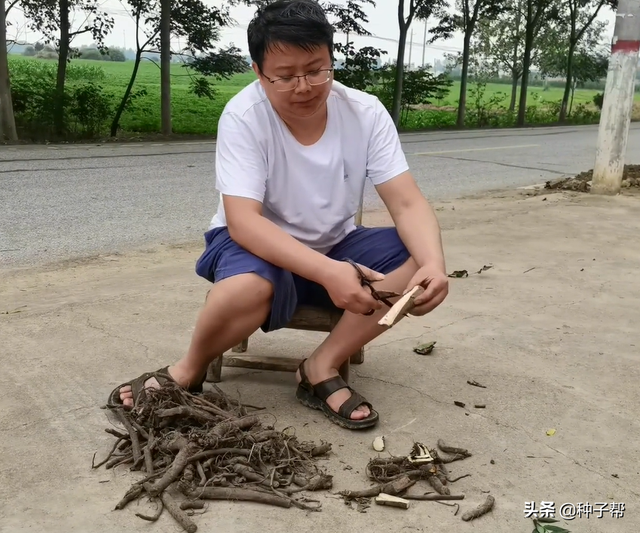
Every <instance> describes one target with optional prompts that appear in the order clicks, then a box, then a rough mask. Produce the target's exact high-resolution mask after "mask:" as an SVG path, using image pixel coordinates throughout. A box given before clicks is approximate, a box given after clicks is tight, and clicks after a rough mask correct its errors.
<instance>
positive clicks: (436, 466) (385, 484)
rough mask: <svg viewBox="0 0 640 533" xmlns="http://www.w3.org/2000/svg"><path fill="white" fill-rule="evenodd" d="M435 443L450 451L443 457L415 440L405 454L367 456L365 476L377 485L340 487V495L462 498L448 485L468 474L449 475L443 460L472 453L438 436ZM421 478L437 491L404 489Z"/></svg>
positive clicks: (352, 497) (348, 498)
mask: <svg viewBox="0 0 640 533" xmlns="http://www.w3.org/2000/svg"><path fill="white" fill-rule="evenodd" d="M438 447H439V448H440V450H442V451H443V452H447V453H451V454H453V455H450V456H447V457H443V456H441V455H440V454H438V452H437V450H436V449H428V448H427V447H426V446H424V445H423V444H421V443H415V444H414V445H413V447H412V449H411V452H410V453H409V454H408V455H407V456H399V457H394V456H392V457H374V458H372V459H370V460H369V463H368V464H367V468H366V472H367V477H368V478H369V479H371V480H373V481H375V482H377V485H374V486H373V487H369V488H367V489H363V490H346V491H342V492H341V493H340V495H341V496H342V497H343V499H344V500H345V502H347V503H348V502H350V501H353V500H356V501H357V500H360V499H363V498H372V497H375V496H377V495H379V494H390V495H392V496H400V497H402V498H404V499H407V500H427V501H440V500H462V499H464V495H462V494H451V489H450V487H449V485H450V484H451V483H453V482H455V481H457V480H458V479H462V478H464V477H467V476H469V475H470V474H466V475H463V476H459V477H457V478H455V479H451V478H450V475H449V471H448V470H447V468H446V466H445V463H450V462H453V461H458V460H461V459H464V458H466V457H470V456H471V454H470V453H469V452H468V451H467V450H465V449H464V448H454V447H451V446H446V445H445V444H444V443H443V442H442V440H438ZM421 480H424V481H426V482H427V483H428V484H429V485H430V486H431V487H432V488H433V489H434V490H435V491H436V493H437V494H430V493H427V494H407V493H406V492H407V490H408V489H409V488H410V487H412V486H414V485H415V484H416V483H417V482H419V481H421ZM456 514H457V511H456Z"/></svg>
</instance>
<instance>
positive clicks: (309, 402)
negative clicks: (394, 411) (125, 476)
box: [296, 359, 379, 429]
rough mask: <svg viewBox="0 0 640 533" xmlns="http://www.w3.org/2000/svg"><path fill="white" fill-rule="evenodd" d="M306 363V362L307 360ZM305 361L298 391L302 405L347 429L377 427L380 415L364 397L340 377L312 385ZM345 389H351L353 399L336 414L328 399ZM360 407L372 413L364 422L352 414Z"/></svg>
mask: <svg viewBox="0 0 640 533" xmlns="http://www.w3.org/2000/svg"><path fill="white" fill-rule="evenodd" d="M304 361H306V359H305V360H304ZM304 361H302V363H300V366H299V367H298V370H299V371H300V384H299V385H298V389H297V390H296V398H298V400H299V401H300V403H302V405H305V406H307V407H310V408H311V409H317V410H319V411H322V412H323V413H324V415H325V416H326V417H327V418H328V419H329V420H331V421H332V422H333V423H334V424H337V425H339V426H341V427H343V428H345V429H366V428H370V427H373V426H375V425H376V423H377V422H378V418H379V417H378V413H377V412H376V411H375V410H374V409H373V406H372V405H371V404H370V403H369V402H368V401H367V400H366V398H364V396H362V395H361V394H359V393H357V392H356V391H354V390H353V389H352V388H351V387H349V385H347V383H346V382H345V381H344V380H343V379H342V378H341V377H340V376H335V377H333V378H329V379H325V380H324V381H321V382H320V383H316V384H315V385H311V383H310V382H309V379H308V378H307V375H306V374H305V371H304ZM345 388H346V389H349V391H350V392H351V397H350V398H349V399H348V400H346V401H345V402H344V403H343V404H342V405H341V406H340V409H338V412H337V413H336V412H335V411H334V410H333V409H331V407H329V404H327V398H328V397H329V396H331V395H332V394H333V393H334V392H336V391H338V390H340V389H345ZM360 405H366V406H367V407H368V408H369V409H370V411H371V413H370V414H369V416H368V417H367V418H363V419H362V420H353V419H352V418H351V414H352V413H353V412H354V411H355V410H356V409H357V408H358V407H359V406H360Z"/></svg>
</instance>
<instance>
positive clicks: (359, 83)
mask: <svg viewBox="0 0 640 533" xmlns="http://www.w3.org/2000/svg"><path fill="white" fill-rule="evenodd" d="M343 50H344V53H345V55H346V58H345V60H344V61H343V63H342V65H341V67H340V68H337V69H336V70H335V71H334V77H335V79H336V80H338V81H339V82H340V83H343V84H344V85H346V86H347V87H353V88H354V89H358V90H360V91H366V90H369V89H371V88H372V87H373V86H374V85H375V83H376V81H377V79H378V75H379V74H378V70H379V69H378V62H379V61H380V57H381V55H383V54H386V52H384V51H382V50H380V49H378V48H374V47H372V46H365V47H364V48H360V49H359V50H356V49H355V48H354V46H353V43H349V46H348V47H344V49H343Z"/></svg>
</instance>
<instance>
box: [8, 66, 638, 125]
mask: <svg viewBox="0 0 640 533" xmlns="http://www.w3.org/2000/svg"><path fill="white" fill-rule="evenodd" d="M19 59H23V58H21V57H12V58H11V60H12V61H15V60H19ZM29 61H41V60H36V59H29ZM50 62H52V63H53V61H50ZM72 64H85V65H92V66H94V67H99V68H102V69H103V70H104V72H105V74H106V78H105V80H103V81H102V82H101V84H102V85H103V87H104V89H105V90H108V91H109V92H110V93H112V94H114V95H117V96H118V97H119V96H120V95H122V94H123V93H124V91H125V88H126V86H127V84H128V82H129V77H130V75H131V71H132V69H133V62H132V61H127V62H124V63H116V62H107V61H88V60H73V61H72ZM254 79H255V74H254V73H253V71H249V72H247V73H244V74H241V75H237V76H234V77H233V78H231V79H229V80H222V81H219V82H216V83H215V87H216V91H217V94H216V97H215V98H214V99H213V100H211V99H208V98H198V97H197V96H195V95H193V94H191V93H190V92H189V84H190V82H191V77H190V76H189V74H188V73H187V70H186V69H185V68H184V67H182V66H181V65H179V64H173V65H172V84H171V92H172V110H173V113H172V121H173V130H174V133H176V134H193V135H215V133H216V129H217V128H216V126H217V122H218V118H219V117H220V113H221V112H222V109H223V107H224V105H225V104H226V102H227V101H228V100H229V99H230V98H231V97H232V96H233V95H234V94H236V93H237V92H238V91H240V90H241V89H242V88H243V87H245V86H246V85H248V84H249V83H251V81H253V80H254ZM143 88H144V89H145V90H146V92H147V94H146V95H145V96H142V97H141V98H140V99H139V100H138V101H137V105H136V108H135V109H134V110H131V111H126V112H125V113H124V115H123V116H122V120H121V123H120V124H121V127H122V129H123V130H124V131H125V132H140V133H155V132H158V131H159V130H160V68H159V66H158V65H157V64H156V63H153V62H151V61H149V60H143V62H142V64H141V65H140V69H139V71H138V76H137V79H136V84H135V86H134V90H139V89H143ZM469 89H470V92H469V93H468V96H467V106H468V109H469V108H472V109H473V108H474V106H476V104H475V102H474V100H473V94H472V92H471V91H472V89H473V84H470V85H469ZM459 90H460V86H459V83H457V82H456V83H454V84H453V86H452V88H451V91H450V93H449V95H448V97H447V98H444V99H443V100H441V101H434V102H433V105H434V106H437V107H442V108H444V109H442V110H421V111H415V112H412V113H411V116H410V117H408V119H407V123H406V124H405V128H406V129H422V128H429V127H436V128H437V127H450V126H453V124H454V123H455V117H454V113H453V112H452V109H453V108H455V107H456V106H457V102H458V93H459ZM510 91H511V86H510V85H507V84H488V85H487V87H486V91H485V93H484V99H485V101H486V100H490V99H491V98H492V97H494V96H497V95H499V94H503V95H504V99H503V100H502V102H501V105H504V106H507V105H508V103H509V100H510ZM528 92H529V97H528V102H529V105H532V104H535V103H536V100H539V101H560V100H561V99H562V89H561V88H558V87H549V88H548V89H547V90H546V91H545V90H543V89H542V88H541V87H532V88H530V90H529V91H528ZM596 92H597V91H594V90H581V89H579V90H577V91H576V94H575V100H574V106H575V105H578V104H581V103H583V104H587V105H592V103H593V96H594V95H595V94H596ZM639 96H640V95H638V96H637V99H640V98H639ZM476 107H477V106H476Z"/></svg>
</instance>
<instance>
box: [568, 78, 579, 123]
mask: <svg viewBox="0 0 640 533" xmlns="http://www.w3.org/2000/svg"><path fill="white" fill-rule="evenodd" d="M577 85H578V84H577V83H576V82H575V81H574V82H573V85H572V86H571V104H569V113H568V116H571V111H573V99H574V98H575V96H576V86H577Z"/></svg>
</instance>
